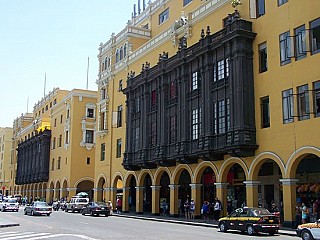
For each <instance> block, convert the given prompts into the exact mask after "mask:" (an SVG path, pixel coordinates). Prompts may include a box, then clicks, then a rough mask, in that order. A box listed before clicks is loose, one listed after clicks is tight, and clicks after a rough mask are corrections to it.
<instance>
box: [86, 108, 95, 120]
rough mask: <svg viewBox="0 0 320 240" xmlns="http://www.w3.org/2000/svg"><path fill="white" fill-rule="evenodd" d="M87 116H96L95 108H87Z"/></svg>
mask: <svg viewBox="0 0 320 240" xmlns="http://www.w3.org/2000/svg"><path fill="white" fill-rule="evenodd" d="M87 117H88V118H93V117H94V109H93V108H88V109H87Z"/></svg>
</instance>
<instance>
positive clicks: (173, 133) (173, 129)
mask: <svg viewBox="0 0 320 240" xmlns="http://www.w3.org/2000/svg"><path fill="white" fill-rule="evenodd" d="M176 140H177V120H176V115H174V116H170V122H169V142H170V143H174V142H176Z"/></svg>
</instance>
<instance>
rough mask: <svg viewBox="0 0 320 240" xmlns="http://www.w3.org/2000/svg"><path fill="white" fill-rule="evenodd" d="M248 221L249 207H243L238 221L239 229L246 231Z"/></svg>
mask: <svg viewBox="0 0 320 240" xmlns="http://www.w3.org/2000/svg"><path fill="white" fill-rule="evenodd" d="M247 223H248V211H247V209H242V212H241V213H240V215H239V217H238V221H237V230H240V231H245V230H246V225H247Z"/></svg>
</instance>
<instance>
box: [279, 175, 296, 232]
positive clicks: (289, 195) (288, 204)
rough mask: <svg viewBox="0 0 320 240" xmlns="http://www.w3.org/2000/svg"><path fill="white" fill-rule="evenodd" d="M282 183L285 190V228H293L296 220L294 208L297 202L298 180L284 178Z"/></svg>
mask: <svg viewBox="0 0 320 240" xmlns="http://www.w3.org/2000/svg"><path fill="white" fill-rule="evenodd" d="M279 181H280V182H281V183H282V189H283V211H284V222H283V223H282V225H283V226H286V227H292V224H293V223H294V219H295V211H294V207H295V205H296V201H297V194H296V185H297V182H298V181H299V180H298V179H291V178H284V179H279Z"/></svg>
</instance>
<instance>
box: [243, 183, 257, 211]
mask: <svg viewBox="0 0 320 240" xmlns="http://www.w3.org/2000/svg"><path fill="white" fill-rule="evenodd" d="M243 183H244V184H245V185H246V205H247V206H248V207H258V205H259V199H258V187H259V184H260V181H244V182H243Z"/></svg>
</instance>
